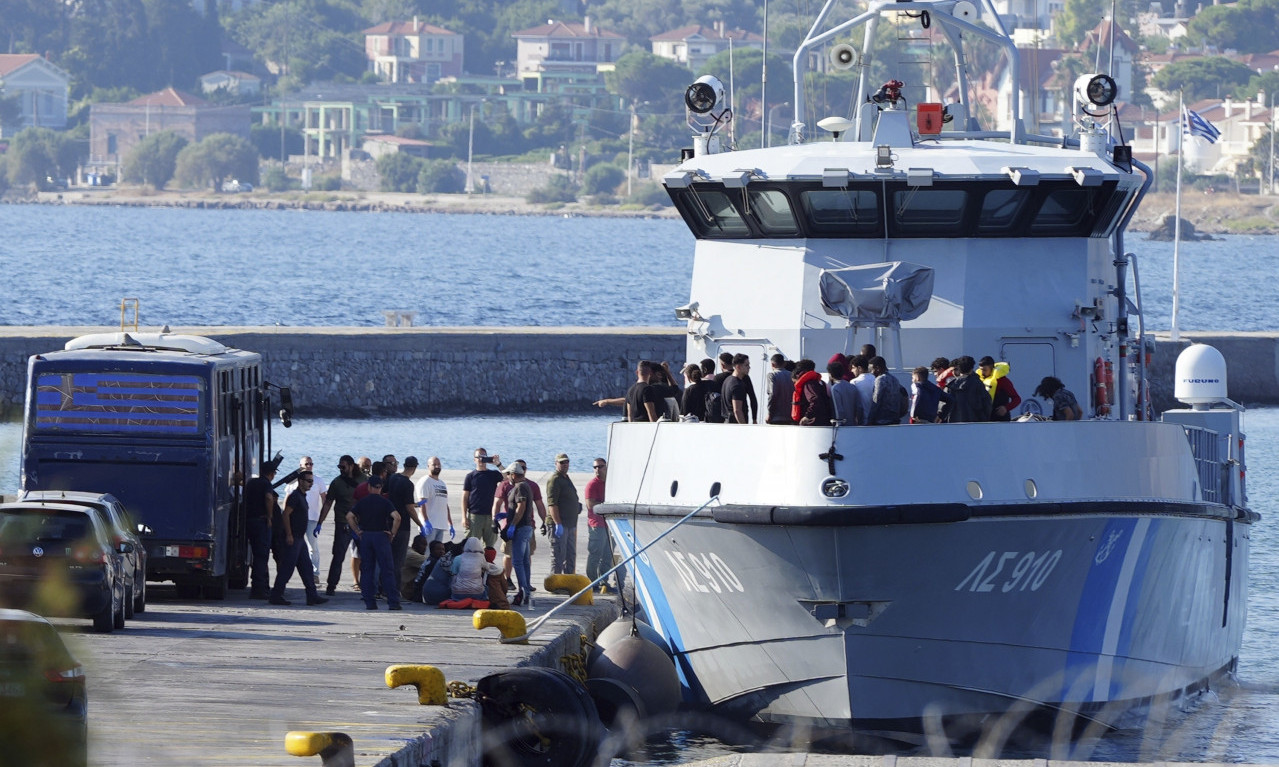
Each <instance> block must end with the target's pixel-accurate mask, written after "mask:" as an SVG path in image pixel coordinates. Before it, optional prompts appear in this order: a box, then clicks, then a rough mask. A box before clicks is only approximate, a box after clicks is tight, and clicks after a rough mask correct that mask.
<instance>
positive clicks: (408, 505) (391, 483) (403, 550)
mask: <svg viewBox="0 0 1279 767" xmlns="http://www.w3.org/2000/svg"><path fill="white" fill-rule="evenodd" d="M387 458H389V459H390V460H391V465H392V466H393V465H395V456H393V455H388V456H387ZM383 460H386V459H383ZM415 473H417V458H416V457H415V456H411V455H410V456H409V457H408V458H405V459H404V471H402V472H400V473H399V474H392V475H391V476H390V477H388V478H387V480H386V497H387V498H389V499H390V500H391V503H392V504H393V505H394V506H395V510H396V511H398V512H399V513H400V521H401V524H400V530H399V532H398V533H396V535H395V538H394V539H393V540H392V541H391V555H392V557H393V559H394V560H395V572H396V573H398V572H400V569H401V568H403V567H404V558H405V557H406V556H408V553H409V541H410V540H412V538H413V536H412V534H411V533H412V529H413V526H412V525H410V524H409V520H412V521H414V522H416V523H417V524H418V527H422V526H423V525H422V520H421V519H420V518H419V514H420V513H421V509H419V508H418V507H417V504H416V503H414V502H413V493H414V492H416V489H415V488H414V487H413V475H414V474H415ZM396 577H399V576H396Z"/></svg>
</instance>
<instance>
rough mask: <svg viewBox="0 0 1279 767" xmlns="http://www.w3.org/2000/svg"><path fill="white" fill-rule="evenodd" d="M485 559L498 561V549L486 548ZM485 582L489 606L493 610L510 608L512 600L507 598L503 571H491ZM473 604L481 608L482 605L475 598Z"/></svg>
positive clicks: (493, 561) (489, 561) (491, 562)
mask: <svg viewBox="0 0 1279 767" xmlns="http://www.w3.org/2000/svg"><path fill="white" fill-rule="evenodd" d="M484 559H485V561H487V562H488V563H490V564H493V563H495V562H496V561H497V549H495V548H492V547H489V548H487V549H485V550H484ZM484 584H485V587H486V590H487V593H488V607H489V608H490V609H493V610H509V609H511V602H510V600H508V599H507V598H506V578H505V577H504V576H503V575H502V573H501V572H500V571H499V572H496V573H493V572H490V573H489V574H488V577H486V578H485V579H484ZM471 606H472V607H476V608H479V607H480V605H479V604H478V603H477V602H475V601H474V600H472V601H471Z"/></svg>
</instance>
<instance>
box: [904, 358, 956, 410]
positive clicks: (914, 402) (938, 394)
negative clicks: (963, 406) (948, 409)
mask: <svg viewBox="0 0 1279 767" xmlns="http://www.w3.org/2000/svg"><path fill="white" fill-rule="evenodd" d="M933 364H936V360H934V361H933ZM942 402H950V395H949V394H947V393H946V391H945V390H944V389H942V388H941V387H940V386H938V385H937V384H935V383H933V382H932V381H930V380H928V368H926V367H923V366H920V367H917V368H915V369H914V370H913V371H912V372H911V383H910V422H911V423H937V409H938V408H939V407H940V406H941V403H942Z"/></svg>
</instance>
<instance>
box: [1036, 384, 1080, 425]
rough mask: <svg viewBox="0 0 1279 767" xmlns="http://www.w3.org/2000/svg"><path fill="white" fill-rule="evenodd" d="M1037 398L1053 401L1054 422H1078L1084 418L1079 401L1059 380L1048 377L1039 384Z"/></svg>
mask: <svg viewBox="0 0 1279 767" xmlns="http://www.w3.org/2000/svg"><path fill="white" fill-rule="evenodd" d="M1035 396H1036V397H1043V398H1044V399H1046V400H1051V401H1052V403H1053V420H1054V421H1078V420H1079V419H1080V418H1082V417H1083V411H1082V410H1080V409H1079V401H1078V400H1076V399H1075V395H1074V394H1072V393H1071V392H1070V390H1069V389H1067V388H1066V385H1065V384H1064V383H1062V382H1061V379H1059V378H1054V377H1053V376H1046V377H1045V378H1044V380H1042V381H1040V382H1039V386H1037V387H1035Z"/></svg>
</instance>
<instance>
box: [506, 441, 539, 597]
mask: <svg viewBox="0 0 1279 767" xmlns="http://www.w3.org/2000/svg"><path fill="white" fill-rule="evenodd" d="M507 473H508V474H509V475H510V479H511V489H510V490H509V491H508V492H507V493H506V496H505V497H504V498H503V502H504V504H505V506H506V514H507V522H506V523H507V524H508V525H510V526H511V527H512V533H511V559H512V560H513V563H514V566H515V579H516V580H517V581H518V582H519V585H520V590H519V592H518V593H517V594H516V595H515V598H514V599H512V600H511V605H512V606H513V607H518V606H519V605H521V604H524V603H525V602H530V603H531V598H532V594H533V577H532V574H531V573H530V572H529V542H530V541H532V540H533V520H534V513H533V494H532V493H531V492H530V491H529V486H528V483H527V482H525V481H524V465H523V464H521V463H518V462H516V463H512V464H511V465H510V467H509V468H508V469H507Z"/></svg>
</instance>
